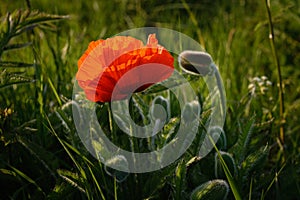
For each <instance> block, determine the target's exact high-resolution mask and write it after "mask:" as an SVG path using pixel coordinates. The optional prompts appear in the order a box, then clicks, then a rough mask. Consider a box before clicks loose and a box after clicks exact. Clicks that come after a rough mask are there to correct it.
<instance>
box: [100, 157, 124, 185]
mask: <svg viewBox="0 0 300 200" xmlns="http://www.w3.org/2000/svg"><path fill="white" fill-rule="evenodd" d="M109 166H113V167H115V168H119V169H121V170H122V171H120V170H116V169H114V168H111V167H109ZM104 170H105V172H106V173H107V174H108V175H110V176H112V177H115V178H116V180H117V181H118V182H123V181H124V180H126V178H127V177H128V176H129V173H127V171H128V170H129V164H128V161H127V159H126V158H125V157H124V156H123V155H116V156H114V157H112V158H111V159H109V160H107V161H106V163H105V167H104Z"/></svg>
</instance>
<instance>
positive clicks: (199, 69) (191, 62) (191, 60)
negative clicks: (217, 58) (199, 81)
mask: <svg viewBox="0 0 300 200" xmlns="http://www.w3.org/2000/svg"><path fill="white" fill-rule="evenodd" d="M178 62H179V65H180V66H181V67H182V68H183V70H184V71H186V72H189V73H193V74H200V75H202V76H205V75H206V74H208V73H209V72H210V71H211V69H210V66H211V64H212V63H213V60H212V58H211V56H210V55H209V54H208V53H205V52H201V51H190V50H187V51H183V52H181V53H180V54H179V56H178Z"/></svg>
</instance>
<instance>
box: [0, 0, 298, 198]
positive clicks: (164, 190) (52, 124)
mask: <svg viewBox="0 0 300 200" xmlns="http://www.w3.org/2000/svg"><path fill="white" fill-rule="evenodd" d="M268 3H269V5H270V10H269V11H270V14H271V18H270V19H269V18H268V9H267V8H268V6H267V5H268ZM299 4H300V2H299V1H297V0H273V1H270V2H268V1H265V0H259V1H258V0H256V1H254V0H253V1H249V0H227V1H222V0H215V1H209V0H200V1H199V0H197V1H196V0H175V1H174V0H172V1H171V0H165V1H155V0H149V1H146V0H142V1H138V0H110V1H105V0H101V1H96V0H91V1H82V0H65V1H58V0H53V1H50V0H31V1H29V0H26V1H25V0H16V1H10V0H1V3H0V17H1V18H0V152H1V153H0V199H44V198H46V199H62V198H64V199H128V197H130V199H178V200H179V199H223V197H224V196H227V199H297V198H299V196H300V135H299V131H300V125H299V116H300V100H299V97H300V81H299V80H300V69H299V66H300V53H299V52H300V26H299V24H300V5H299ZM148 26H155V27H163V28H169V29H172V30H176V31H179V32H182V33H184V34H186V35H188V36H189V37H191V38H193V39H195V40H197V41H199V43H200V44H201V45H202V46H203V48H204V49H205V51H207V52H208V53H209V54H211V56H212V57H213V59H214V61H215V63H216V64H217V65H218V66H219V70H220V73H221V76H222V78H223V82H224V87H225V91H226V96H227V116H226V122H225V126H224V134H223V135H222V137H221V139H220V141H219V142H218V143H217V145H216V149H215V150H213V151H212V152H211V153H210V154H209V155H208V156H206V157H205V158H203V159H201V160H197V159H195V152H197V150H198V147H199V141H200V140H201V133H202V131H203V130H202V128H201V127H199V133H198V134H197V136H196V139H195V141H194V142H193V144H192V145H191V147H190V148H189V150H188V151H187V152H186V153H185V154H184V155H183V156H182V157H181V158H180V159H178V160H177V161H176V162H174V163H173V164H171V165H170V166H168V167H166V168H163V169H161V170H159V171H155V172H151V173H144V174H124V173H121V172H118V171H109V169H107V168H105V166H103V164H102V163H101V162H99V161H98V160H97V159H95V158H94V157H93V156H92V155H90V154H89V152H88V151H87V150H86V149H85V147H84V146H83V144H82V143H81V141H80V139H79V137H78V136H77V133H76V128H75V125H74V121H73V119H72V113H71V111H72V108H71V107H72V103H71V102H72V92H73V85H74V82H75V74H76V72H77V61H78V59H79V58H80V56H81V55H82V53H83V52H84V51H85V49H86V48H87V46H88V44H89V42H90V41H92V40H97V39H99V38H108V37H111V36H113V35H115V34H118V33H120V32H122V31H125V30H128V29H132V28H138V27H148ZM272 31H273V34H274V35H273V38H274V43H273V44H272V40H270V33H272ZM272 45H274V48H273V49H272ZM175 67H176V68H178V66H175ZM278 67H279V68H280V69H281V74H280V75H279V74H278ZM178 70H179V68H178ZM188 78H190V80H191V82H192V84H193V86H195V88H198V89H197V94H198V95H199V97H200V99H202V101H203V102H204V103H203V105H205V98H206V97H205V95H206V93H205V92H203V91H202V90H205V89H204V86H203V85H201V86H199V85H197V84H198V82H199V81H201V80H200V79H201V77H196V78H195V77H192V76H191V77H188ZM280 82H281V83H282V89H283V100H284V101H281V100H280V87H279V85H280ZM154 89H155V88H154ZM166 93H167V91H162V93H161V94H162V96H164V95H165V94H166ZM143 95H149V97H144V96H143ZM151 95H154V94H152V93H151V88H150V91H149V92H148V93H147V92H146V93H139V94H136V97H135V99H134V98H133V100H132V103H131V106H132V110H133V112H132V113H138V114H137V116H133V117H135V118H136V121H138V120H139V119H141V116H140V115H147V114H148V113H147V112H148V110H149V106H150V105H149V104H151V100H152V99H153V96H151ZM168 101H169V104H170V107H171V111H172V108H173V110H176V108H177V106H178V105H177V103H176V101H172V98H171V97H170V99H169V100H168ZM281 107H284V110H282V111H283V112H282V113H281V112H280V109H281ZM141 110H142V111H141ZM202 110H203V112H202V113H201V116H202V117H203V120H205V117H206V115H207V112H205V111H206V110H205V107H203V108H202ZM97 112H98V114H99V121H100V123H102V124H103V126H104V127H106V128H107V129H106V130H108V132H109V131H111V126H110V124H109V121H110V120H109V105H108V104H107V103H106V104H102V105H99V108H98V111H97ZM143 112H145V113H144V114H143ZM133 115H134V114H133ZM178 116H180V113H176V112H174V113H172V116H171V117H172V121H171V122H170V124H168V126H167V127H166V128H165V129H164V131H163V133H162V135H164V134H166V133H168V132H169V131H170V130H173V129H174V130H175V129H176V125H178V124H177V122H178V121H179V120H180V119H179V118H178ZM139 123H142V121H140V122H139ZM280 128H282V130H283V132H281V134H280ZM174 130H173V131H174ZM118 131H120V130H117V131H114V132H115V133H118ZM115 136H117V137H119V138H118V139H117V140H115V142H120V143H122V142H123V143H122V145H124V148H126V146H127V147H129V146H130V144H129V143H126V142H124V141H126V140H128V138H127V139H126V138H124V137H125V136H124V135H122V136H121V135H120V136H118V134H116V135H115ZM111 137H112V136H111ZM165 138H166V137H161V138H159V140H157V144H156V145H157V146H159V145H163V144H164V142H166V140H167V139H165ZM112 139H113V138H112ZM129 140H130V139H129ZM129 140H128V141H129ZM142 142H144V143H145V145H144V148H147V141H142ZM145 150H147V149H145ZM216 194H222V195H221V196H218V195H216Z"/></svg>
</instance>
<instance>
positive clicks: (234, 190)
mask: <svg viewBox="0 0 300 200" xmlns="http://www.w3.org/2000/svg"><path fill="white" fill-rule="evenodd" d="M209 139H210V141H211V143H212V144H213V145H214V148H215V150H216V151H217V153H218V157H219V159H220V161H221V164H222V167H223V170H224V172H225V175H226V178H227V180H228V183H229V185H230V188H231V191H232V193H233V195H234V198H235V199H236V200H241V199H242V198H241V195H240V193H239V191H238V189H237V186H236V183H235V181H234V179H233V176H232V175H231V173H230V171H229V169H228V166H227V165H226V162H225V161H224V159H223V157H222V155H221V153H220V151H219V150H218V148H217V146H216V144H215V143H214V140H213V139H212V137H211V136H210V135H209Z"/></svg>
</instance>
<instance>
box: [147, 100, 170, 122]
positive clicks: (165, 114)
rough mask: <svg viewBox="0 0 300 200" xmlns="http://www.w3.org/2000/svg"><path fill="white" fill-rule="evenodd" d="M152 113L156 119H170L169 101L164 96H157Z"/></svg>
mask: <svg viewBox="0 0 300 200" xmlns="http://www.w3.org/2000/svg"><path fill="white" fill-rule="evenodd" d="M151 115H152V117H153V118H154V119H160V120H161V121H168V119H170V115H171V113H170V104H169V101H168V100H167V99H166V98H164V97H162V96H157V97H155V99H154V100H153V102H152V106H151Z"/></svg>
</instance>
